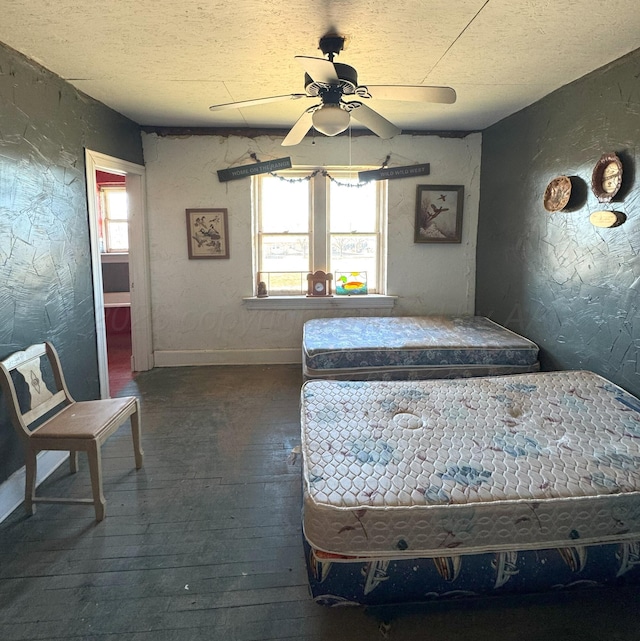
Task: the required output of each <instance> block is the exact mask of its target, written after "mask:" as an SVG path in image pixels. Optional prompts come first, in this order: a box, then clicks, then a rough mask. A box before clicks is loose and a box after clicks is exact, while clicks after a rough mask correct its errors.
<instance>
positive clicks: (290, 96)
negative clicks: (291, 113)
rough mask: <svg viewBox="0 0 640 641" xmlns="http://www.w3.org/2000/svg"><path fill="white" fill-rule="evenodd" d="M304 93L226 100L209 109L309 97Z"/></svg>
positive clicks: (236, 107) (242, 106)
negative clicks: (237, 100)
mask: <svg viewBox="0 0 640 641" xmlns="http://www.w3.org/2000/svg"><path fill="white" fill-rule="evenodd" d="M311 97H312V96H307V94H306V93H290V94H287V95H285V96H271V97H270V98H256V99H255V100H241V101H240V102H227V103H225V104H224V105H212V106H211V107H209V109H210V110H211V111H220V110H221V109H243V108H244V107H253V106H255V105H264V104H266V103H268V102H280V101H283V100H298V99H299V98H311Z"/></svg>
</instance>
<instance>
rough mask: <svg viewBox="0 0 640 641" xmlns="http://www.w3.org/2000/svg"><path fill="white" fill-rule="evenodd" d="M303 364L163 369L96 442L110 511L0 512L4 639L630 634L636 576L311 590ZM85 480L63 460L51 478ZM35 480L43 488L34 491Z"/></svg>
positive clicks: (624, 639)
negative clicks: (489, 588)
mask: <svg viewBox="0 0 640 641" xmlns="http://www.w3.org/2000/svg"><path fill="white" fill-rule="evenodd" d="M300 384H301V377H300V368H299V367H294V366H286V365H283V366H271V367H263V366H255V367H199V368H172V369H156V370H152V371H150V372H145V373H142V374H139V375H138V376H137V377H136V379H135V381H133V382H131V383H130V384H129V386H128V387H126V388H125V389H123V390H122V394H130V393H135V394H137V395H139V396H140V398H141V401H142V416H143V423H142V425H143V446H144V450H145V466H144V468H143V469H142V470H140V471H138V472H136V471H135V469H134V466H133V455H132V448H131V439H130V432H129V430H128V428H127V426H125V427H123V428H121V429H120V431H119V432H118V433H117V434H115V435H114V436H113V437H112V438H111V439H110V440H109V441H108V442H107V444H106V445H105V447H104V449H103V469H104V475H105V495H106V498H107V518H106V519H105V520H104V521H103V522H101V523H96V522H95V521H94V519H93V510H92V508H91V507H85V506H55V505H39V506H38V511H37V513H36V515H35V516H33V517H31V518H27V517H25V516H24V513H23V510H22V508H20V509H18V510H16V512H14V514H12V515H11V516H10V517H9V519H7V520H6V521H5V522H4V523H2V524H0V639H1V640H2V641H19V640H20V641H23V640H26V639H82V640H88V641H92V640H96V641H98V640H99V641H110V640H115V639H118V641H174V640H175V641H191V640H194V641H196V640H199V639H207V640H216V639H224V640H232V641H253V640H267V639H274V640H275V639H277V640H284V639H304V640H307V639H308V640H310V641H316V640H318V641H319V640H325V639H331V640H335V641H342V640H344V641H347V640H349V641H359V640H372V639H373V640H375V639H385V638H388V639H401V640H406V641H411V640H413V639H426V640H432V641H433V640H442V641H445V640H446V641H462V640H464V641H488V640H494V639H501V640H506V639H514V640H515V639H517V640H518V641H533V640H535V641H541V640H552V641H553V640H558V641H560V640H562V641H578V640H580V641H631V640H634V641H637V640H638V639H639V638H640V614H639V611H638V603H639V597H640V591H639V590H638V589H636V588H627V589H618V590H613V589H611V590H606V591H596V592H584V593H573V594H564V595H559V594H553V595H538V596H533V597H520V598H509V599H504V598H502V599H496V598H491V599H481V600H475V601H467V602H455V603H448V604H426V605H421V606H403V607H394V608H391V607H389V608H372V609H365V608H334V609H329V608H326V607H323V606H319V605H316V604H315V603H313V602H312V601H311V600H310V598H309V596H308V591H307V586H306V573H305V568H304V559H303V555H302V546H301V533H300V500H301V499H300V465H299V462H293V461H292V459H291V457H290V453H291V450H292V448H293V447H294V446H296V445H298V444H299V442H300V439H299V416H298V411H299V410H298V403H299V390H300ZM49 488H55V491H56V492H57V493H59V494H60V493H69V494H73V495H78V496H80V495H86V494H87V493H88V491H89V478H88V473H87V467H86V462H85V460H83V459H82V458H81V470H80V472H79V473H78V474H76V475H74V476H71V475H69V474H68V468H67V466H66V465H64V466H63V467H61V468H60V469H59V470H57V471H56V472H55V474H54V475H52V477H51V478H50V479H49V480H48V481H47V482H46V483H45V488H43V489H49ZM41 491H42V490H41Z"/></svg>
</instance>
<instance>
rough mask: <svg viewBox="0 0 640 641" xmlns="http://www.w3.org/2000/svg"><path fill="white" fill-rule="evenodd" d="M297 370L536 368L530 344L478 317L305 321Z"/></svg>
mask: <svg viewBox="0 0 640 641" xmlns="http://www.w3.org/2000/svg"><path fill="white" fill-rule="evenodd" d="M302 366H303V375H304V377H305V380H312V379H316V378H333V379H347V380H369V379H410V378H411V379H426V378H458V377H461V376H488V375H491V376H493V375H498V374H517V373H524V372H533V371H537V370H538V369H539V363H538V346H537V345H536V344H535V343H533V342H531V341H530V340H528V339H526V338H524V337H522V336H519V335H518V334H515V333H514V332H512V331H510V330H508V329H506V328H505V327H502V326H501V325H498V324H497V323H494V322H493V321H491V320H489V319H488V318H485V317H483V316H406V317H355V318H317V319H313V320H309V321H307V322H306V323H305V324H304V329H303V339H302Z"/></svg>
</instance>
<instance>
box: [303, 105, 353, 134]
mask: <svg viewBox="0 0 640 641" xmlns="http://www.w3.org/2000/svg"><path fill="white" fill-rule="evenodd" d="M350 119H351V117H350V116H349V112H348V111H345V110H344V109H342V107H340V105H336V104H332V103H329V104H324V105H322V106H321V107H319V108H318V109H316V110H315V111H314V112H313V116H312V118H311V120H312V122H313V126H314V128H315V129H316V130H317V131H319V132H320V133H321V134H324V135H325V136H337V135H338V134H339V133H342V132H343V131H344V130H345V129H346V128H347V127H348V126H349V121H350Z"/></svg>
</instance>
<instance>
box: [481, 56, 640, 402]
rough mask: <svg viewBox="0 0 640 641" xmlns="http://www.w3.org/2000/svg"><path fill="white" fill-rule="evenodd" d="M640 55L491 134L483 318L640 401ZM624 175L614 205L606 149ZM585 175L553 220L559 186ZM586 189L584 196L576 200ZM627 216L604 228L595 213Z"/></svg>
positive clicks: (547, 365)
mask: <svg viewBox="0 0 640 641" xmlns="http://www.w3.org/2000/svg"><path fill="white" fill-rule="evenodd" d="M639 77H640V50H638V51H636V52H634V53H632V54H630V55H628V56H626V57H624V58H622V59H620V60H618V61H616V62H615V63H613V64H611V65H609V66H607V67H605V68H602V69H599V70H597V71H595V72H593V73H591V74H589V75H588V76H585V77H584V78H582V79H580V80H578V81H576V82H574V83H572V84H571V85H567V86H566V87H563V88H562V89H560V90H558V91H556V92H554V93H553V94H551V95H550V96H547V97H546V98H544V99H543V100H541V101H540V102H538V103H536V104H535V105H533V106H531V107H529V108H527V109H525V110H523V111H521V112H519V113H517V114H515V115H513V116H511V117H509V118H507V119H505V120H503V121H502V122H500V123H498V124H496V125H494V126H492V127H491V128H489V129H487V130H485V131H484V132H483V151H482V178H481V189H480V218H479V230H478V250H477V286H476V313H478V314H482V315H487V316H490V317H491V318H492V319H494V320H496V321H497V322H500V323H503V324H504V325H506V326H508V327H509V328H511V329H513V330H514V331H517V332H519V333H522V334H524V335H525V336H527V337H528V338H530V339H532V340H534V341H536V342H537V343H538V344H539V345H540V346H541V348H542V365H543V369H547V370H551V369H589V370H592V371H594V372H597V373H598V374H601V375H603V376H605V377H607V378H609V379H611V380H612V381H614V382H615V383H617V384H618V385H620V386H621V387H624V388H626V389H627V390H629V391H630V392H632V393H634V394H636V395H640V375H639V374H640V363H639V357H638V353H639V349H638V348H640V322H639V321H638V306H639V304H640V291H639V290H640V257H639V251H640V184H639V181H638V178H637V176H636V168H637V167H638V161H639V154H640V82H638V78H639ZM610 151H613V152H616V153H618V155H619V156H620V157H621V159H622V162H623V168H624V176H623V183H622V189H621V190H620V192H619V194H618V197H617V198H616V201H614V202H613V203H611V207H605V206H603V205H601V204H599V203H598V201H597V199H596V197H595V196H594V195H593V193H592V191H591V188H590V183H591V175H592V170H593V167H594V166H595V164H596V162H597V161H598V159H599V157H600V155H601V154H602V153H604V152H610ZM562 174H564V175H568V176H574V177H575V178H574V179H573V180H574V182H575V183H576V184H577V185H578V189H577V190H576V189H574V190H573V193H574V194H575V197H573V198H572V201H570V203H569V209H568V210H565V211H561V212H556V213H551V214H550V213H548V212H547V211H546V210H545V209H544V207H543V194H544V191H545V187H546V185H547V184H548V183H549V181H550V180H552V179H553V178H555V177H556V176H559V175H562ZM576 192H577V193H576ZM601 209H615V210H617V211H621V212H623V213H625V214H626V215H627V221H626V223H624V224H623V225H622V226H620V227H617V228H614V229H598V228H596V227H594V226H592V225H591V223H590V222H589V215H590V214H591V213H592V212H594V211H598V210H601Z"/></svg>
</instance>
